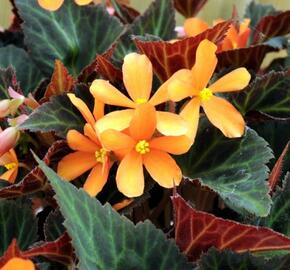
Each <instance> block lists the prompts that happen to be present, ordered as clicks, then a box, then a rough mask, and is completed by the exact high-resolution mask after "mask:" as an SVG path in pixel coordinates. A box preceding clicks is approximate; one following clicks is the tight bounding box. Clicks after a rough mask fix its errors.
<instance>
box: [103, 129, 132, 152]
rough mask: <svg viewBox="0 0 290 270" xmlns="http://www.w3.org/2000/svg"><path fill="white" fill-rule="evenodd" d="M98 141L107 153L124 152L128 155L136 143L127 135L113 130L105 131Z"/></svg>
mask: <svg viewBox="0 0 290 270" xmlns="http://www.w3.org/2000/svg"><path fill="white" fill-rule="evenodd" d="M100 139H101V142H102V145H103V146H104V148H106V150H109V151H120V150H124V151H125V152H127V153H128V152H130V151H131V150H132V148H134V146H135V144H136V142H135V141H134V140H133V139H132V138H131V137H129V136H128V135H127V134H124V133H122V132H120V131H117V130H114V129H107V130H105V131H104V132H102V133H101V135H100Z"/></svg>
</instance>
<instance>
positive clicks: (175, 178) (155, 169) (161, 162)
mask: <svg viewBox="0 0 290 270" xmlns="http://www.w3.org/2000/svg"><path fill="white" fill-rule="evenodd" d="M143 163H144V166H145V168H146V170H147V171H148V172H149V174H150V175H151V177H152V178H153V179H154V180H155V181H156V182H157V183H158V184H159V185H160V186H162V187H165V188H173V187H174V186H178V185H179V183H180V182H181V178H182V173H181V170H180V168H179V167H178V165H177V164H176V162H175V160H174V159H173V158H172V157H171V156H170V155H169V154H167V153H165V152H163V151H158V150H151V151H150V152H149V153H148V154H146V155H144V158H143Z"/></svg>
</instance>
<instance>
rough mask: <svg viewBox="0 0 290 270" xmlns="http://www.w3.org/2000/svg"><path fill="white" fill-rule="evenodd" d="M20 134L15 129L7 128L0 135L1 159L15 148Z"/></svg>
mask: <svg viewBox="0 0 290 270" xmlns="http://www.w3.org/2000/svg"><path fill="white" fill-rule="evenodd" d="M19 136H20V132H19V130H18V129H17V128H15V127H9V128H6V129H5V130H4V131H2V132H1V133H0V157H1V156H2V155H4V154H5V153H6V152H8V151H9V150H10V149H11V148H13V147H14V146H15V144H16V143H17V141H18V139H19Z"/></svg>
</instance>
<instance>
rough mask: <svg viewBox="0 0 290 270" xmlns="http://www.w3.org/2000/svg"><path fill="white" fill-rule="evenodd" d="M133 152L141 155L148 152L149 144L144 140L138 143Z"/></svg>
mask: <svg viewBox="0 0 290 270" xmlns="http://www.w3.org/2000/svg"><path fill="white" fill-rule="evenodd" d="M135 150H136V151H137V152H138V153H140V154H141V155H144V154H146V153H148V152H150V148H149V142H147V141H146V140H142V141H139V142H138V143H137V144H136V146H135Z"/></svg>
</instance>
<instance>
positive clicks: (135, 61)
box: [122, 53, 153, 103]
mask: <svg viewBox="0 0 290 270" xmlns="http://www.w3.org/2000/svg"><path fill="white" fill-rule="evenodd" d="M122 70H123V81H124V84H125V87H126V89H127V91H128V93H129V95H130V97H131V98H132V99H133V100H134V101H135V102H137V103H138V99H139V100H140V99H141V100H146V101H148V99H149V97H150V92H151V88H152V78H153V72H152V64H151V62H150V60H149V59H148V57H147V56H146V55H144V54H143V55H141V54H138V53H130V54H127V55H126V56H125V58H124V64H123V67H122Z"/></svg>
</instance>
